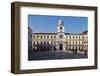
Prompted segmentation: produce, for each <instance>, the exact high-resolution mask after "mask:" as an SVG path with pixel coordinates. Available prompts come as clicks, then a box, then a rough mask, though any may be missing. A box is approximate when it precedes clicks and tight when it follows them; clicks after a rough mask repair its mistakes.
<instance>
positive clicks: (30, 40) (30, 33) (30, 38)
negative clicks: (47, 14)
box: [28, 26, 32, 51]
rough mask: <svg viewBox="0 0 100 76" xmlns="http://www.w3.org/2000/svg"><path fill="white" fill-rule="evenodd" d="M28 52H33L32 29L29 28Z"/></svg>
mask: <svg viewBox="0 0 100 76" xmlns="http://www.w3.org/2000/svg"><path fill="white" fill-rule="evenodd" d="M28 50H29V51H31V50H32V29H31V28H30V27H29V26H28Z"/></svg>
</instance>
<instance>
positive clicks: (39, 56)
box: [28, 51, 87, 60]
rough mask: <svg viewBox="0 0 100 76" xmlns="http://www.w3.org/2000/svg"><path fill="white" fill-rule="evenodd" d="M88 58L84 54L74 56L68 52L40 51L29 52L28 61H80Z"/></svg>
mask: <svg viewBox="0 0 100 76" xmlns="http://www.w3.org/2000/svg"><path fill="white" fill-rule="evenodd" d="M79 58H87V56H85V55H84V54H81V53H78V54H73V53H71V52H66V51H39V52H29V53H28V60H53V59H79Z"/></svg>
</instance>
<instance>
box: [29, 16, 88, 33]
mask: <svg viewBox="0 0 100 76" xmlns="http://www.w3.org/2000/svg"><path fill="white" fill-rule="evenodd" d="M59 19H61V20H63V23H64V28H65V32H66V33H80V32H83V31H86V30H87V29H88V17H75V16H43V15H28V25H29V26H30V27H31V28H32V31H33V32H44V33H45V32H56V30H57V22H58V20H59Z"/></svg>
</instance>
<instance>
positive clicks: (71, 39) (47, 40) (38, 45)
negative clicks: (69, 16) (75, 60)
mask: <svg viewBox="0 0 100 76" xmlns="http://www.w3.org/2000/svg"><path fill="white" fill-rule="evenodd" d="M64 40H65V41H64V43H65V49H66V51H68V50H73V49H74V50H75V49H77V50H80V51H83V50H87V49H88V48H87V46H88V42H87V41H88V38H87V34H76V35H75V34H73V35H65V37H64ZM32 48H33V50H44V51H45V50H51V51H52V50H54V51H56V50H59V49H57V34H56V33H55V34H49V33H48V34H38V33H37V34H36V33H33V36H32Z"/></svg>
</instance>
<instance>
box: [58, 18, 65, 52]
mask: <svg viewBox="0 0 100 76" xmlns="http://www.w3.org/2000/svg"><path fill="white" fill-rule="evenodd" d="M56 38H57V49H58V50H62V51H64V50H65V33H64V23H63V21H62V20H61V19H60V20H58V23H57V37H56Z"/></svg>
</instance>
